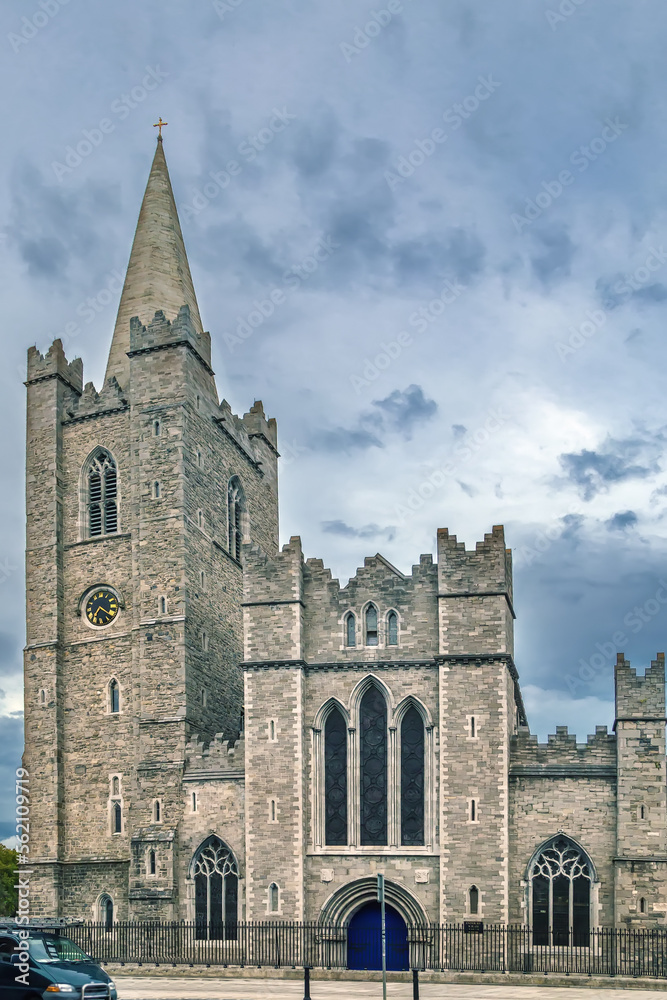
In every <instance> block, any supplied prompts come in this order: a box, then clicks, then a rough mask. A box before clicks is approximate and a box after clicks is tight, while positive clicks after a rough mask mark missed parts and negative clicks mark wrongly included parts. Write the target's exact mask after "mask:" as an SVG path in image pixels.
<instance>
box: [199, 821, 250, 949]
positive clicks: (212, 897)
mask: <svg viewBox="0 0 667 1000" xmlns="http://www.w3.org/2000/svg"><path fill="white" fill-rule="evenodd" d="M192 872H193V875H194V880H195V921H196V936H197V938H198V939H199V940H201V939H210V940H212V941H219V940H223V939H224V940H227V941H235V940H236V937H237V934H238V928H237V922H238V899H239V871H238V866H237V864H236V859H235V858H234V855H233V854H232V852H231V851H230V849H229V848H228V847H227V845H226V844H223V842H222V841H221V840H220V839H219V838H218V837H216V836H212V837H209V838H208V840H205V841H204V843H203V844H202V845H201V847H200V848H199V850H198V851H197V853H196V854H195V857H194V861H193V866H192Z"/></svg>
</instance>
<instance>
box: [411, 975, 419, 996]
mask: <svg viewBox="0 0 667 1000" xmlns="http://www.w3.org/2000/svg"><path fill="white" fill-rule="evenodd" d="M412 1000H419V969H413V970H412Z"/></svg>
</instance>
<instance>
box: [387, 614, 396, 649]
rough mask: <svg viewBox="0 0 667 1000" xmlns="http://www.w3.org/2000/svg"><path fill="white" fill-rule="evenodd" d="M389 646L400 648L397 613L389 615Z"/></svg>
mask: <svg viewBox="0 0 667 1000" xmlns="http://www.w3.org/2000/svg"><path fill="white" fill-rule="evenodd" d="M387 645H388V646H398V615H397V614H396V612H395V611H390V612H389V614H388V615H387Z"/></svg>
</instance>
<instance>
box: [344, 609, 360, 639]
mask: <svg viewBox="0 0 667 1000" xmlns="http://www.w3.org/2000/svg"><path fill="white" fill-rule="evenodd" d="M345 645H346V646H356V645H357V622H356V619H355V617H354V615H353V614H352V612H351V611H350V612H348V614H347V615H346V616H345Z"/></svg>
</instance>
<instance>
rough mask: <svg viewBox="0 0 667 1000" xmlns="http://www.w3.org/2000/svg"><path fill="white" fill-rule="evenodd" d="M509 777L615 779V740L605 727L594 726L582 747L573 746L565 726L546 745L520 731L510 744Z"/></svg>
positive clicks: (533, 736)
mask: <svg viewBox="0 0 667 1000" xmlns="http://www.w3.org/2000/svg"><path fill="white" fill-rule="evenodd" d="M510 774H512V775H514V776H517V777H518V776H521V775H526V776H529V775H530V776H534V777H539V776H543V777H545V778H546V777H567V776H568V775H589V776H595V775H597V776H599V777H604V776H606V777H615V776H616V736H615V735H614V734H613V733H608V732H607V727H606V726H596V727H595V733H594V734H593V735H591V736H588V737H587V739H586V742H585V743H577V737H576V735H575V734H574V733H570V732H568V727H567V726H556V732H555V733H553V734H551V735H550V736H549V741H548V743H538V740H537V736H535V735H533V734H531V733H530V732H529V731H528V729H527V728H526V727H521V728H520V729H519V731H518V733H517V735H516V736H514V737H512V741H511V744H510Z"/></svg>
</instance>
